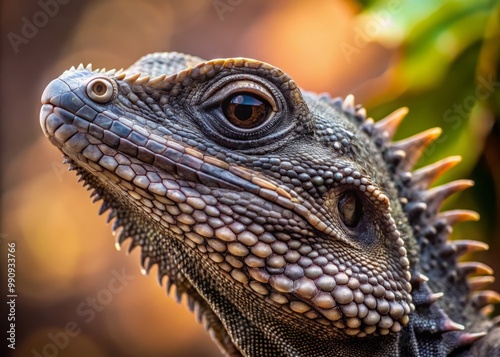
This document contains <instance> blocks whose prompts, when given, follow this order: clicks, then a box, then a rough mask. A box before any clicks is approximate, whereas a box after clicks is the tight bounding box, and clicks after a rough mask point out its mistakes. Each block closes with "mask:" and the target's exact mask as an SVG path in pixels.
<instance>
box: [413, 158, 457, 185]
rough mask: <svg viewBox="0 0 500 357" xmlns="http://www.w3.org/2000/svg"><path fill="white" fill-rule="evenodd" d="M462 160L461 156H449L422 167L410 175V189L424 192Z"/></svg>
mask: <svg viewBox="0 0 500 357" xmlns="http://www.w3.org/2000/svg"><path fill="white" fill-rule="evenodd" d="M461 160H462V157H461V156H450V157H447V158H445V159H442V160H440V161H437V162H435V163H433V164H430V165H428V166H424V167H422V168H420V169H418V170H415V171H413V173H412V179H411V181H412V185H411V186H412V188H413V189H415V190H426V189H428V188H429V187H430V185H431V184H432V183H433V182H434V181H435V180H437V179H438V178H439V177H440V176H441V175H442V174H444V173H445V172H446V171H448V170H449V169H451V168H452V167H454V166H455V165H456V164H458V163H459V162H460V161H461Z"/></svg>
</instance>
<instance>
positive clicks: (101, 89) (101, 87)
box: [94, 83, 106, 95]
mask: <svg viewBox="0 0 500 357" xmlns="http://www.w3.org/2000/svg"><path fill="white" fill-rule="evenodd" d="M94 92H95V94H97V95H103V94H104V92H106V87H105V86H104V85H103V84H102V83H96V84H94Z"/></svg>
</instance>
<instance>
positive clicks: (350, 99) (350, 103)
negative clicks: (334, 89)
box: [342, 94, 354, 111]
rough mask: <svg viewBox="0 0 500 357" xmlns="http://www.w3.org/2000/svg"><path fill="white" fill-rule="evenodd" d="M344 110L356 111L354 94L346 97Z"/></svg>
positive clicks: (343, 104) (343, 103) (343, 105)
mask: <svg viewBox="0 0 500 357" xmlns="http://www.w3.org/2000/svg"><path fill="white" fill-rule="evenodd" d="M342 109H343V110H344V111H353V110H354V96H353V95H352V94H349V95H348V96H347V97H345V99H344V101H343V102H342Z"/></svg>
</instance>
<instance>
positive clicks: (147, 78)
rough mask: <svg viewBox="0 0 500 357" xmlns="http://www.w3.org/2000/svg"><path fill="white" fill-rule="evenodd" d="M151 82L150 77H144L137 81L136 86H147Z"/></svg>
mask: <svg viewBox="0 0 500 357" xmlns="http://www.w3.org/2000/svg"><path fill="white" fill-rule="evenodd" d="M148 82H149V76H144V77H141V78H139V79H137V80H136V81H135V83H136V84H145V83H148Z"/></svg>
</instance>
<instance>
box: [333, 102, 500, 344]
mask: <svg viewBox="0 0 500 357" xmlns="http://www.w3.org/2000/svg"><path fill="white" fill-rule="evenodd" d="M334 104H335V105H336V107H337V108H339V109H341V110H342V111H343V112H344V113H346V114H348V115H350V116H351V117H354V118H356V119H357V120H358V122H359V125H360V129H361V130H363V131H364V132H366V133H367V134H368V135H369V136H371V137H372V138H373V141H374V143H375V144H376V145H377V147H379V148H380V149H381V152H382V154H383V157H384V159H385V161H386V163H387V165H388V168H389V169H390V171H391V172H392V174H393V176H394V177H395V178H399V179H398V180H395V182H396V181H398V182H399V183H397V182H396V183H397V186H398V190H399V194H400V201H401V203H402V204H403V209H404V210H405V212H407V214H408V218H409V222H410V224H411V225H412V227H413V230H414V234H415V237H416V240H417V243H418V244H419V245H420V246H421V257H420V260H421V261H422V264H427V266H429V264H428V263H429V262H425V260H426V259H427V260H430V259H435V258H434V256H436V257H437V259H443V261H446V262H447V263H446V264H449V263H448V262H451V265H448V266H447V268H448V269H449V270H450V271H449V272H448V273H449V274H452V272H453V271H455V272H456V274H457V275H458V277H459V278H458V279H459V280H457V283H458V284H460V283H462V285H464V287H465V288H466V289H467V290H468V291H469V296H468V299H467V301H469V304H471V305H472V307H473V308H474V309H476V311H478V312H479V313H482V314H483V315H484V316H486V315H487V314H489V313H491V312H492V311H493V308H492V307H491V304H496V303H500V294H498V293H497V292H494V291H491V290H482V289H484V288H485V287H486V286H488V285H489V284H491V283H492V282H493V281H494V277H493V276H492V274H493V270H492V269H491V268H490V267H488V266H487V265H485V264H483V263H479V262H457V260H458V259H459V258H460V257H461V256H463V255H465V254H467V253H472V252H476V251H482V250H487V249H488V245H487V244H485V243H482V242H479V241H473V240H461V241H448V240H447V238H448V236H449V234H450V233H451V231H452V226H453V225H455V224H457V223H460V222H464V221H474V220H478V219H479V215H478V214H477V213H476V212H474V211H469V210H451V211H447V212H439V210H440V208H441V205H442V203H443V202H444V201H445V200H446V199H447V198H448V197H449V196H451V195H452V194H454V193H456V192H459V191H462V190H465V189H467V188H469V187H471V186H473V182H472V181H470V180H456V181H452V182H449V183H445V184H442V185H440V186H436V187H431V185H432V183H433V182H435V181H436V180H437V179H438V178H439V177H440V176H441V175H442V174H443V173H445V172H446V171H448V170H449V169H451V168H452V167H454V166H455V165H456V164H458V163H459V162H460V160H461V157H460V156H450V157H448V158H445V159H442V160H440V161H438V162H436V163H433V164H430V165H428V166H425V167H422V168H419V169H417V170H415V171H412V169H413V167H414V165H415V164H416V163H417V161H418V160H419V159H420V157H421V155H422V154H423V152H424V151H425V149H426V148H427V147H428V146H429V145H430V144H431V143H432V142H433V141H434V140H436V139H437V138H438V137H439V135H440V134H441V129H440V128H433V129H429V130H426V131H424V132H422V133H419V134H416V135H414V136H411V137H409V138H406V139H403V140H399V141H395V142H393V141H392V138H393V137H394V134H395V133H396V131H397V129H398V126H399V125H400V124H401V122H402V120H403V119H404V117H405V116H406V114H407V113H408V108H406V107H403V108H400V109H397V110H396V111H394V112H393V113H391V114H389V115H388V116H386V117H385V118H383V119H381V120H379V121H377V122H376V123H374V122H373V120H372V119H371V118H366V111H364V109H360V107H359V106H356V105H355V104H354V97H353V96H352V95H349V96H347V97H346V98H345V100H343V101H342V102H341V104H340V105H337V103H334ZM359 114H361V115H359ZM426 246H429V248H428V249H426ZM434 265H437V264H434ZM430 266H433V264H430ZM429 273H433V272H432V269H431V268H429V270H428V271H427V272H426V274H429ZM436 278H437V280H439V279H441V280H442V281H441V282H440V283H439V282H437V283H436V282H433V281H431V282H429V279H428V278H427V277H426V276H425V275H423V274H422V273H421V272H420V268H419V267H418V266H417V267H413V271H412V278H411V281H410V282H411V284H412V288H413V293H412V295H413V298H414V303H415V305H416V306H417V311H419V312H418V313H417V314H416V316H414V328H415V329H416V330H418V329H419V326H421V328H422V331H425V330H426V328H425V326H427V325H428V324H430V323H434V324H435V326H438V327H437V329H436V331H434V332H435V333H437V334H441V333H444V332H452V331H461V330H463V329H464V326H462V325H461V324H458V323H456V322H454V321H453V320H452V319H451V318H450V317H448V316H447V313H445V312H444V311H443V310H442V309H441V308H440V307H439V304H436V303H437V302H438V301H440V300H441V299H445V298H446V295H445V294H446V293H447V292H446V290H447V284H448V283H447V282H446V281H444V279H445V277H442V278H439V277H433V280H436ZM460 279H462V280H460ZM430 283H433V286H441V288H442V289H443V290H444V291H443V292H437V293H435V292H432V291H431V290H430V288H429V284H430ZM422 307H425V310H423V312H422ZM464 308H465V307H464ZM425 311H427V312H425ZM427 315H428V316H427ZM431 320H432V321H431ZM485 335H486V333H485V332H478V333H467V332H460V333H458V332H455V334H454V335H451V336H453V337H452V338H453V344H452V345H454V346H458V347H462V346H465V345H470V344H471V343H473V342H475V341H477V340H478V339H480V338H481V337H483V336H485ZM448 338H449V337H448Z"/></svg>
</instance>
